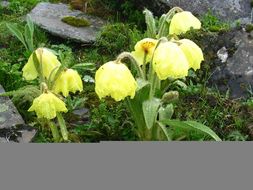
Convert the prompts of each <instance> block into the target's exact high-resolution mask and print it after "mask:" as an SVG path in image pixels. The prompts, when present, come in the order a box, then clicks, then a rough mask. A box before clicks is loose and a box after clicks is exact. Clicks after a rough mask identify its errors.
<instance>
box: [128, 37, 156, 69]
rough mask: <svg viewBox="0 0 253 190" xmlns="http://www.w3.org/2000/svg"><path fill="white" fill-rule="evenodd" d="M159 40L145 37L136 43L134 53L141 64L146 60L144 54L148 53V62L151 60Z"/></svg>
mask: <svg viewBox="0 0 253 190" xmlns="http://www.w3.org/2000/svg"><path fill="white" fill-rule="evenodd" d="M157 42H158V40H155V39H152V38H145V39H143V40H141V41H139V42H137V43H136V45H135V47H134V50H135V51H133V52H132V55H133V56H134V58H135V59H136V61H137V63H138V64H139V65H142V64H143V62H144V55H145V53H146V63H148V62H150V61H151V58H152V55H153V52H154V49H155V47H156V44H157Z"/></svg>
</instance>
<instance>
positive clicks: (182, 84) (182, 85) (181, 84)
mask: <svg viewBox="0 0 253 190" xmlns="http://www.w3.org/2000/svg"><path fill="white" fill-rule="evenodd" d="M173 84H174V85H177V86H179V87H181V88H182V89H184V90H186V89H187V85H186V84H185V83H184V82H182V81H180V80H176V81H174V82H173Z"/></svg>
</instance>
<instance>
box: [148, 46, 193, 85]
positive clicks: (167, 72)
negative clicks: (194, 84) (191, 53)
mask: <svg viewBox="0 0 253 190" xmlns="http://www.w3.org/2000/svg"><path fill="white" fill-rule="evenodd" d="M153 68H154V70H155V72H156V74H157V76H158V78H159V79H160V80H165V79H167V78H173V79H177V78H183V77H185V76H187V75H188V69H189V63H188V61H187V59H186V57H185V55H184V53H183V51H182V50H181V49H180V48H179V47H178V45H177V44H175V43H173V42H163V43H160V45H159V46H158V47H157V49H156V51H155V53H154V60H153Z"/></svg>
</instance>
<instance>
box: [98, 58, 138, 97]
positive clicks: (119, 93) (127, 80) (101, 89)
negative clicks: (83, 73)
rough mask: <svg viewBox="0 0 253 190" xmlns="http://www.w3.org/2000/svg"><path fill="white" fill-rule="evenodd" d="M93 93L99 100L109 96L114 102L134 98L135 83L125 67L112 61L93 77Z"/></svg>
mask: <svg viewBox="0 0 253 190" xmlns="http://www.w3.org/2000/svg"><path fill="white" fill-rule="evenodd" d="M95 84H96V85H95V91H96V93H97V95H98V96H99V98H103V97H106V96H111V97H112V98H113V99H115V100H116V101H120V100H123V99H124V98H125V97H127V96H130V97H131V98H133V97H134V96H135V91H136V88H137V83H136V81H135V79H134V77H133V75H132V74H131V72H130V70H129V69H128V68H127V66H126V65H124V64H122V63H115V62H113V61H110V62H107V63H105V64H104V65H102V66H101V67H100V68H99V69H98V70H97V72H96V75H95Z"/></svg>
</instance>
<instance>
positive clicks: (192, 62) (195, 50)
mask: <svg viewBox="0 0 253 190" xmlns="http://www.w3.org/2000/svg"><path fill="white" fill-rule="evenodd" d="M179 44H180V45H179V47H180V49H181V50H182V51H183V52H184V54H185V56H186V58H187V60H188V62H189V66H190V68H193V69H194V70H195V71H196V70H197V69H200V63H201V62H202V61H203V60H204V56H203V52H202V50H201V49H200V47H199V46H198V45H197V44H195V43H194V42H193V41H191V40H188V39H182V40H179Z"/></svg>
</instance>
